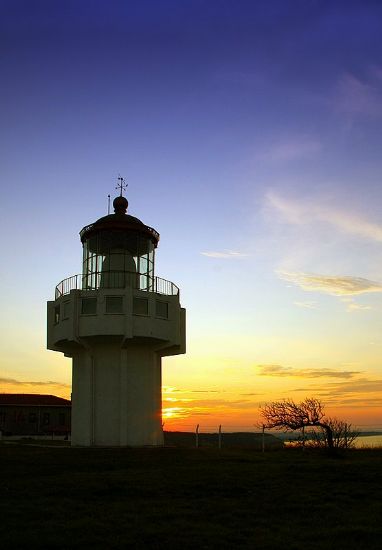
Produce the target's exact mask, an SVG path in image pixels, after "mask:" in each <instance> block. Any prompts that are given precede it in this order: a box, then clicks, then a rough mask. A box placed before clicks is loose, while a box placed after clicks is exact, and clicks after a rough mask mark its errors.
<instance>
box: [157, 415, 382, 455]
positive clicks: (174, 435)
mask: <svg viewBox="0 0 382 550" xmlns="http://www.w3.org/2000/svg"><path fill="white" fill-rule="evenodd" d="M166 428H167V429H166ZM163 430H164V432H165V440H167V442H169V443H170V444H171V443H177V444H179V443H180V444H184V445H187V446H194V447H196V448H198V447H218V448H219V449H221V448H222V447H235V446H236V447H251V448H255V449H258V450H261V451H262V452H265V451H266V450H275V449H280V448H284V447H285V446H290V445H292V446H296V445H299V446H301V447H302V448H303V449H304V448H305V446H307V445H310V444H311V443H312V442H314V441H315V442H316V443H317V441H319V439H320V436H319V435H318V437H317V434H318V433H319V429H318V430H315V429H314V427H308V428H302V429H301V430H294V431H285V430H275V429H268V428H266V426H265V425H262V424H253V425H248V424H245V425H238V424H235V425H231V424H230V425H226V426H225V427H224V426H223V425H222V424H219V425H216V424H200V423H185V424H183V423H182V425H181V429H174V428H173V427H172V426H171V423H168V425H167V426H166V422H164V423H163ZM353 436H354V437H353ZM353 439H354V442H353ZM350 442H351V446H352V447H357V448H362V447H378V448H381V447H382V424H362V425H360V426H356V427H355V428H354V429H353V430H352V431H351V432H349V446H350ZM346 446H347V444H346V441H345V447H346Z"/></svg>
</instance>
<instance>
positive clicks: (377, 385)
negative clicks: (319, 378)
mask: <svg viewBox="0 0 382 550" xmlns="http://www.w3.org/2000/svg"><path fill="white" fill-rule="evenodd" d="M293 391H297V392H307V391H309V392H310V393H312V392H313V393H314V394H315V395H317V396H318V397H320V398H322V399H324V400H325V402H327V403H328V404H329V403H330V404H335V405H347V406H348V405H353V404H355V403H362V406H363V407H367V406H376V404H379V405H382V397H381V396H377V397H376V398H375V399H374V398H372V397H370V396H367V398H366V397H365V398H363V399H362V397H360V395H364V394H380V392H382V380H370V379H368V378H360V379H358V380H356V379H355V380H349V381H345V382H332V383H328V384H326V385H325V386H322V385H320V386H316V387H315V386H311V387H310V388H295V389H294V390H293ZM373 399H374V401H373ZM376 400H377V401H376Z"/></svg>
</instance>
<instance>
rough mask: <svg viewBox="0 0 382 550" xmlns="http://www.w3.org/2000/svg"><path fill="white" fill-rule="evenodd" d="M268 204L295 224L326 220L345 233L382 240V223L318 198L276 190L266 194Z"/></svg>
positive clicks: (285, 219)
mask: <svg viewBox="0 0 382 550" xmlns="http://www.w3.org/2000/svg"><path fill="white" fill-rule="evenodd" d="M266 206H267V207H268V208H271V209H273V210H274V211H276V212H278V213H279V214H280V215H281V216H282V219H283V221H285V222H287V223H290V224H294V225H305V224H313V223H317V222H324V223H327V224H330V225H331V226H333V227H335V228H336V229H338V230H339V231H341V232H343V233H347V234H350V235H356V236H358V237H362V238H363V239H368V240H372V241H377V242H382V225H380V224H377V223H373V222H371V221H369V220H366V219H363V218H362V217H360V216H358V215H356V214H351V213H349V212H347V211H346V212H345V211H343V210H338V209H334V208H332V207H331V206H330V205H328V204H320V203H317V200H314V201H308V200H298V199H289V198H285V197H282V196H281V195H279V194H278V193H276V192H274V191H270V192H268V193H267V195H266Z"/></svg>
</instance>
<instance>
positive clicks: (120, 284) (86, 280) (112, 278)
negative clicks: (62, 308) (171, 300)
mask: <svg viewBox="0 0 382 550" xmlns="http://www.w3.org/2000/svg"><path fill="white" fill-rule="evenodd" d="M126 287H132V288H135V289H137V290H144V291H146V292H156V293H157V294H163V295H165V296H178V295H179V288H178V287H177V286H176V285H175V284H174V283H172V282H171V281H167V280H166V279H161V278H160V277H149V276H148V275H146V274H141V273H132V272H128V271H110V272H105V273H89V274H88V275H82V274H80V275H72V277H68V278H67V279H64V280H63V281H61V282H60V283H58V285H57V286H56V291H55V299H56V300H57V299H58V298H60V297H61V296H64V295H65V294H69V293H70V291H71V290H99V289H104V288H105V289H108V288H110V289H111V288H126Z"/></svg>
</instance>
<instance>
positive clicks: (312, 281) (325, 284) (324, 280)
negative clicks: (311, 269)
mask: <svg viewBox="0 0 382 550" xmlns="http://www.w3.org/2000/svg"><path fill="white" fill-rule="evenodd" d="M277 274H278V276H279V277H280V279H283V280H284V281H288V282H290V283H293V284H295V285H296V286H299V287H300V288H302V289H303V290H307V291H316V292H324V293H325V294H331V295H332V296H343V295H354V294H365V293H367V292H382V283H378V282H376V281H370V280H369V279H364V278H362V277H351V276H339V275H319V274H310V273H302V272H291V271H281V270H280V271H277Z"/></svg>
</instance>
